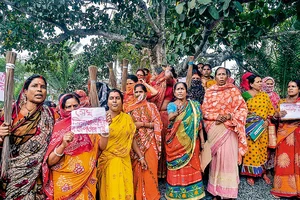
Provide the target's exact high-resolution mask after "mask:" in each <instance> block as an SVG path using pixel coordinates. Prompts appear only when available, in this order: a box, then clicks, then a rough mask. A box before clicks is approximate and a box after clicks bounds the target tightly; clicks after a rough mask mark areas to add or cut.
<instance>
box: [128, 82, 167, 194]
mask: <svg viewBox="0 0 300 200" xmlns="http://www.w3.org/2000/svg"><path fill="white" fill-rule="evenodd" d="M134 95H135V98H136V102H135V103H134V104H133V105H131V106H129V108H128V109H127V111H128V112H129V114H130V115H131V117H132V119H133V121H134V122H135V125H136V128H137V132H136V134H135V135H134V138H133V145H132V147H133V151H132V154H131V159H132V169H133V184H134V191H135V199H137V200H139V199H140V200H142V199H153V200H155V199H160V193H159V189H158V180H157V167H158V160H159V157H160V153H161V129H162V122H161V119H160V115H159V112H158V109H157V107H156V105H154V104H153V103H149V102H147V100H146V95H147V89H146V87H145V86H144V85H143V84H137V85H135V86H134Z"/></svg>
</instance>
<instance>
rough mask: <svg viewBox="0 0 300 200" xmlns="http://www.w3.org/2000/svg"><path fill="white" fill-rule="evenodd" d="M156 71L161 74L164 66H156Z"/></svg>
mask: <svg viewBox="0 0 300 200" xmlns="http://www.w3.org/2000/svg"><path fill="white" fill-rule="evenodd" d="M154 71H155V73H156V74H157V75H159V74H160V73H161V72H162V71H164V70H163V68H162V67H155V68H154Z"/></svg>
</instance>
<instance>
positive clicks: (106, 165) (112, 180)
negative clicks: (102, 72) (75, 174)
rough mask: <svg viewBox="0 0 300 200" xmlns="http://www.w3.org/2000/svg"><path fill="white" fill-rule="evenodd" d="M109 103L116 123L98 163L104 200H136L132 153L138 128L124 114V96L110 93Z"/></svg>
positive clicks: (113, 90) (112, 127)
mask: <svg viewBox="0 0 300 200" xmlns="http://www.w3.org/2000/svg"><path fill="white" fill-rule="evenodd" d="M107 104H108V107H109V110H108V113H109V114H110V116H111V118H112V123H111V124H110V126H109V135H110V137H109V141H108V144H107V147H106V149H105V150H104V151H103V152H102V154H101V155H100V158H99V161H98V180H99V185H100V199H101V200H110V199H128V200H131V199H132V200H133V199H134V194H133V176H132V167H131V160H130V150H131V145H132V140H133V136H134V134H135V130H136V127H135V125H134V122H133V120H132V118H131V117H130V115H128V114H126V113H124V112H122V107H123V96H122V93H121V92H120V91H119V90H117V89H112V90H110V91H109V93H108V103H107Z"/></svg>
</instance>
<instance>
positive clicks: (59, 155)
mask: <svg viewBox="0 0 300 200" xmlns="http://www.w3.org/2000/svg"><path fill="white" fill-rule="evenodd" d="M56 149H57V147H55V149H54V151H53V152H54V154H55V155H56V156H58V157H62V156H63V155H64V153H62V154H59V153H57V152H56Z"/></svg>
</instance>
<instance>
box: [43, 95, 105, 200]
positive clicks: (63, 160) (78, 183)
mask: <svg viewBox="0 0 300 200" xmlns="http://www.w3.org/2000/svg"><path fill="white" fill-rule="evenodd" d="M82 100H83V101H82V102H80V100H79V99H78V97H77V95H75V94H73V93H69V94H65V95H64V96H63V97H62V98H61V100H60V103H59V105H60V115H61V120H60V121H59V122H57V123H56V124H55V126H54V130H53V135H52V138H51V142H50V144H49V147H48V150H47V153H46V155H45V158H44V163H43V177H44V180H43V184H44V190H45V193H46V195H47V199H54V200H55V199H57V200H58V199H59V200H68V199H96V184H97V176H96V173H97V168H96V164H97V160H98V156H99V153H100V151H103V150H104V149H105V147H106V145H107V140H108V138H107V137H108V136H107V135H105V134H102V135H103V137H101V136H99V135H98V134H90V135H88V134H75V135H74V133H73V132H71V111H72V110H75V109H77V108H79V107H80V104H82V105H84V104H87V106H88V105H89V103H87V101H86V99H85V98H83V99H82Z"/></svg>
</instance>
